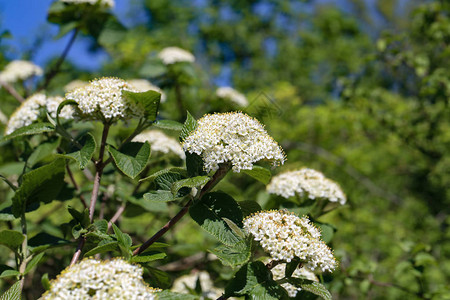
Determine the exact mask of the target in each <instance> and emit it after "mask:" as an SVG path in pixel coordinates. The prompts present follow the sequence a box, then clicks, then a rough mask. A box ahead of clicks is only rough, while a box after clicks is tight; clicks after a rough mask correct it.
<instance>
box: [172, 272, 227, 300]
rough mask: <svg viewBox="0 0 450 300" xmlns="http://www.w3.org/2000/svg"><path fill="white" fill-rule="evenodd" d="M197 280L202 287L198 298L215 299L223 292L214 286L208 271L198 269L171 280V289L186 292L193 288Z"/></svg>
mask: <svg viewBox="0 0 450 300" xmlns="http://www.w3.org/2000/svg"><path fill="white" fill-rule="evenodd" d="M197 280H199V281H200V286H201V287H202V295H201V296H200V299H205V298H208V299H217V298H219V297H220V296H222V294H223V290H221V289H219V288H216V287H214V285H213V282H212V280H211V277H210V276H209V274H208V272H205V271H200V272H194V273H191V274H189V275H184V276H181V277H179V278H177V279H175V281H174V282H173V286H172V289H171V291H172V292H175V293H181V294H188V293H189V290H188V289H187V288H186V287H188V288H190V289H195V286H196V284H197Z"/></svg>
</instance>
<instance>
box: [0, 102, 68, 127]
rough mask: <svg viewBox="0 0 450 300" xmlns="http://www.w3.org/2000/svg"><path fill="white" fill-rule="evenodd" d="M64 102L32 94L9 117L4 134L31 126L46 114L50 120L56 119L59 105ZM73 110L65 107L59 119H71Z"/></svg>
mask: <svg viewBox="0 0 450 300" xmlns="http://www.w3.org/2000/svg"><path fill="white" fill-rule="evenodd" d="M63 100H64V98H62V97H46V96H45V95H44V94H34V95H32V96H30V97H29V98H27V99H26V100H25V101H24V102H23V103H22V105H20V106H19V108H17V109H16V111H15V112H14V113H13V114H12V115H11V117H10V118H9V120H8V123H7V125H6V129H5V134H11V133H13V132H14V131H15V130H17V129H19V128H22V127H25V126H28V125H31V124H32V123H33V122H34V121H36V120H38V119H39V117H41V116H44V115H45V113H46V112H48V113H49V114H50V116H51V117H52V118H56V112H57V109H58V106H59V104H60V103H61V102H62V101H63ZM72 114H73V110H72V108H71V107H68V106H65V107H64V108H63V109H62V111H61V113H60V117H61V118H64V119H71V118H72Z"/></svg>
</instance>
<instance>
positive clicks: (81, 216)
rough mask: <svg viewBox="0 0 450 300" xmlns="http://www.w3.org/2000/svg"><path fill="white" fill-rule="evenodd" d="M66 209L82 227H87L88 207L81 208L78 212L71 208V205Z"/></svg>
mask: <svg viewBox="0 0 450 300" xmlns="http://www.w3.org/2000/svg"><path fill="white" fill-rule="evenodd" d="M67 210H68V211H69V213H70V214H71V215H72V217H73V218H74V219H75V220H76V221H77V222H78V223H80V225H81V226H82V227H83V228H87V227H88V226H89V225H90V224H91V221H90V219H89V209H88V208H85V209H84V210H83V212H79V211H77V210H76V209H74V208H72V207H70V206H69V207H67Z"/></svg>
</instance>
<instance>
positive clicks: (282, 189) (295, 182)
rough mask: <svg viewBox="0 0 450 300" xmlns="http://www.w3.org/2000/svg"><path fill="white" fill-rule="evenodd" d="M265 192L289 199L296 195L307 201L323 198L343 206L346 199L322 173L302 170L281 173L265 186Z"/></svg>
mask: <svg viewBox="0 0 450 300" xmlns="http://www.w3.org/2000/svg"><path fill="white" fill-rule="evenodd" d="M267 192H268V193H270V194H277V195H280V196H283V197H284V198H289V197H292V196H294V195H295V193H297V194H298V195H299V196H301V197H303V196H306V197H308V198H309V199H317V198H323V199H327V200H328V201H331V202H339V203H340V204H342V205H343V204H345V202H346V200H347V199H346V197H345V194H344V192H342V190H341V188H340V187H339V185H338V184H337V183H336V182H334V181H332V180H330V179H328V178H326V177H325V176H324V175H323V174H322V173H320V172H318V171H316V170H313V169H309V168H302V169H300V170H297V171H290V172H285V173H281V174H279V175H277V176H274V177H273V178H272V181H271V182H270V183H269V184H268V185H267Z"/></svg>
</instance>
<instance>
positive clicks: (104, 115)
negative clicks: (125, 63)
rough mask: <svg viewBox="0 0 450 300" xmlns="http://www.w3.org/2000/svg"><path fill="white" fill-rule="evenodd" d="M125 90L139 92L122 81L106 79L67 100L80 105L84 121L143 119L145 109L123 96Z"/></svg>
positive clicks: (72, 92) (95, 82)
mask: <svg viewBox="0 0 450 300" xmlns="http://www.w3.org/2000/svg"><path fill="white" fill-rule="evenodd" d="M123 90H126V91H130V92H138V91H137V90H135V89H134V88H133V87H132V86H131V85H130V84H129V83H128V82H126V81H124V80H122V79H119V78H113V77H104V78H100V79H96V80H93V81H91V82H90V83H89V84H88V85H85V86H83V87H80V88H78V89H76V90H73V91H71V92H69V93H67V94H66V99H71V100H74V101H75V102H77V103H78V108H79V112H78V113H81V115H80V116H79V117H80V118H82V119H89V120H101V121H102V120H103V119H106V120H109V121H111V120H115V119H129V118H131V117H141V116H142V115H143V109H142V108H140V107H138V106H137V105H135V104H133V103H130V102H129V101H127V100H126V99H125V98H124V97H123V96H122V91H123Z"/></svg>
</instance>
